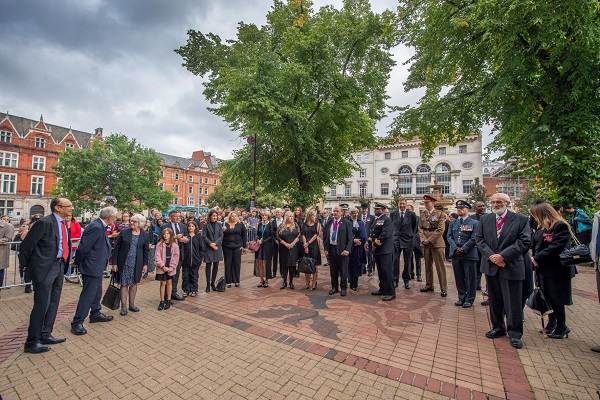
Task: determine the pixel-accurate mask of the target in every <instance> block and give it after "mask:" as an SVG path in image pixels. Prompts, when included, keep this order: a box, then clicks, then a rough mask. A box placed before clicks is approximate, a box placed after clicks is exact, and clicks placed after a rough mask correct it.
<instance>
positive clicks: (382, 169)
mask: <svg viewBox="0 0 600 400" xmlns="http://www.w3.org/2000/svg"><path fill="white" fill-rule="evenodd" d="M379 172H381V175H387V174H388V173H389V172H390V169H389V168H388V167H383V168H381V169H380V170H379Z"/></svg>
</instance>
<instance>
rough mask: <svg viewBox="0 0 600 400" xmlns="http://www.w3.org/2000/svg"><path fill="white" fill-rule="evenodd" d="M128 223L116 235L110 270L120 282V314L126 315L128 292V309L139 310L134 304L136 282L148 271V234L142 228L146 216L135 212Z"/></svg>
mask: <svg viewBox="0 0 600 400" xmlns="http://www.w3.org/2000/svg"><path fill="white" fill-rule="evenodd" d="M130 223H131V227H130V228H126V229H123V230H122V231H121V233H120V234H119V236H117V239H116V241H115V248H114V250H113V257H112V262H113V266H112V271H113V272H116V273H117V281H118V282H120V284H121V315H127V306H126V304H127V294H128V293H129V311H132V312H138V311H140V309H139V308H138V307H136V306H135V295H136V293H137V284H138V283H140V280H141V279H142V275H143V274H145V273H146V271H148V252H149V250H150V236H149V235H148V232H146V231H144V230H143V229H142V227H143V226H144V225H145V224H146V217H144V216H143V215H141V214H135V215H134V216H133V217H131V220H130Z"/></svg>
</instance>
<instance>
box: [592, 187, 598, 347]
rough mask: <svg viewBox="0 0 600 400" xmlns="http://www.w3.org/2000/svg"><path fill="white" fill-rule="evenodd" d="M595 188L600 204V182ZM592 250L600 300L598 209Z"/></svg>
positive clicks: (593, 226) (593, 227)
mask: <svg viewBox="0 0 600 400" xmlns="http://www.w3.org/2000/svg"><path fill="white" fill-rule="evenodd" d="M594 189H595V190H596V204H600V183H599V184H597V185H594ZM590 252H591V255H592V261H593V263H594V269H595V270H596V285H597V287H598V300H599V301H600V268H599V267H600V211H596V213H595V214H594V222H593V225H592V242H591V243H590ZM592 351H595V352H596V353H600V346H594V347H592Z"/></svg>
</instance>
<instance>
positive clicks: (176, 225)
mask: <svg viewBox="0 0 600 400" xmlns="http://www.w3.org/2000/svg"><path fill="white" fill-rule="evenodd" d="M174 225H175V235H179V224H174Z"/></svg>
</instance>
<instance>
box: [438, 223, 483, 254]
mask: <svg viewBox="0 0 600 400" xmlns="http://www.w3.org/2000/svg"><path fill="white" fill-rule="evenodd" d="M477 225H479V221H477V220H475V219H473V218H471V217H467V218H465V220H464V221H463V224H462V227H463V228H462V229H461V224H460V218H457V219H455V220H454V221H450V225H449V227H448V233H447V235H446V236H447V238H448V243H449V244H450V258H454V251H455V250H456V249H463V251H464V254H463V255H462V256H460V257H459V258H460V259H463V260H474V261H477V260H479V254H478V253H477V246H476V245H475V231H476V230H477ZM468 229H472V230H468Z"/></svg>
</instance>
